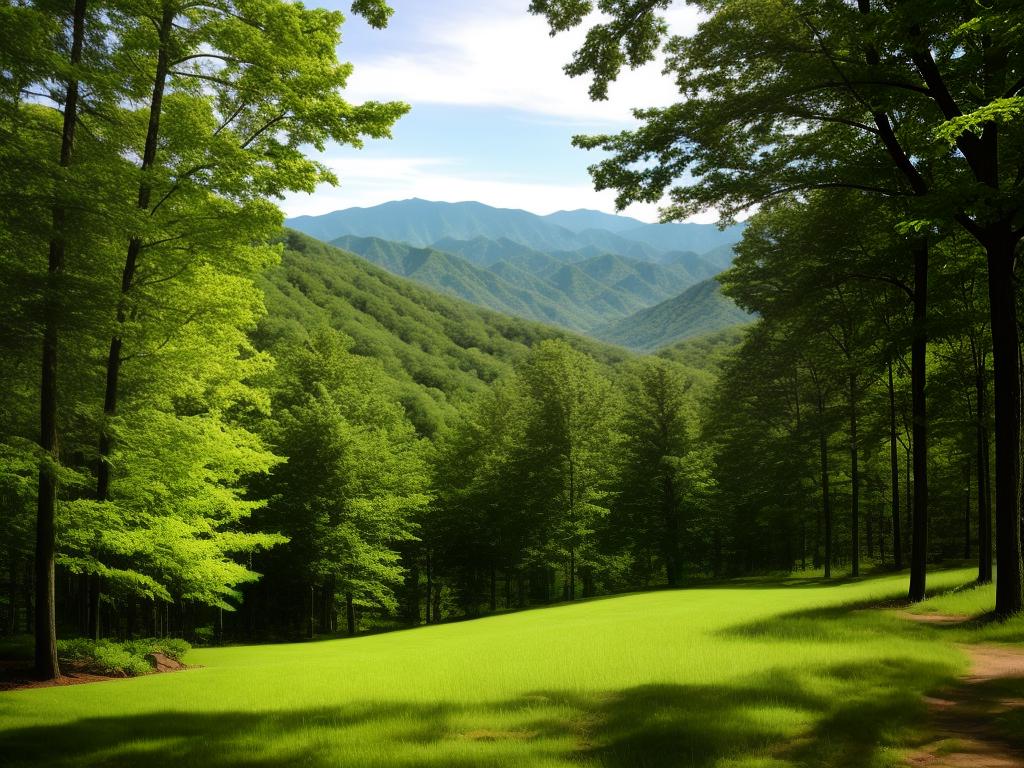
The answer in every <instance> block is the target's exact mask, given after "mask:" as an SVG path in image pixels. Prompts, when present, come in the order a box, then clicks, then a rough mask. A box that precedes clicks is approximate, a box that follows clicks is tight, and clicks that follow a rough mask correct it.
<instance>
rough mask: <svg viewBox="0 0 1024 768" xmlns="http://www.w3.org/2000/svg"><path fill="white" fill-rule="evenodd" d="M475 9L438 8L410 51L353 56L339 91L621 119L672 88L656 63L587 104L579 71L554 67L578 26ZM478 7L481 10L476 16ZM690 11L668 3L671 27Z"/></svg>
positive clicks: (516, 8) (689, 23)
mask: <svg viewBox="0 0 1024 768" xmlns="http://www.w3.org/2000/svg"><path fill="white" fill-rule="evenodd" d="M481 5H483V6H486V11H485V12H481V13H479V14H477V15H467V14H465V13H462V14H458V13H456V14H453V15H452V16H451V17H447V18H446V17H444V14H443V12H442V8H441V7H439V8H438V12H437V17H434V18H431V20H430V22H429V28H424V29H423V30H422V39H423V40H425V41H429V43H428V44H424V45H422V46H420V47H418V48H417V49H416V50H414V51H410V52H408V53H405V52H402V53H400V54H390V55H382V56H379V57H369V58H367V57H361V58H360V60H359V61H358V62H357V64H356V68H355V72H354V73H353V75H352V78H351V80H350V83H349V88H348V90H347V92H346V94H347V95H348V96H349V97H350V98H352V99H353V100H356V101H358V100H365V99H398V100H402V101H407V102H410V103H412V104H428V103H430V104H455V105H463V106H468V105H472V106H488V107H505V108H510V109H517V110H522V111H525V112H532V113H537V114H544V115H550V116H556V117H558V118H562V119H568V120H573V121H603V122H616V123H622V122H626V121H629V120H630V119H631V113H630V110H631V109H632V108H633V107H648V106H665V105H667V104H670V103H671V102H672V101H673V100H674V99H675V98H676V97H677V95H678V94H677V92H676V91H675V88H674V87H673V85H672V83H671V81H670V80H669V78H666V77H665V76H664V75H662V74H661V65H660V63H655V64H651V65H648V66H645V67H643V68H641V69H639V70H636V71H625V72H623V74H622V75H621V76H620V78H619V80H618V81H617V82H616V83H614V84H613V85H612V87H611V90H610V96H611V98H610V99H609V100H608V101H604V102H592V101H590V99H589V97H588V95H587V87H588V85H589V80H588V79H587V78H586V77H582V78H570V77H569V76H567V75H566V74H565V73H564V72H563V71H562V67H563V66H564V65H565V64H566V63H567V62H568V61H569V59H570V58H571V55H572V52H573V51H574V50H575V49H576V48H578V47H579V45H580V43H581V42H582V40H583V30H582V29H579V30H572V31H571V32H568V33H565V34H561V35H558V36H557V37H554V38H552V37H550V36H549V34H548V28H547V24H546V22H545V21H544V20H543V19H541V18H539V17H535V16H530V15H529V14H527V13H526V11H525V10H524V6H525V3H523V2H516V3H514V4H512V3H492V2H488V3H484V4H481ZM484 13H485V14H486V15H484ZM697 18H698V16H697V12H696V11H695V10H694V9H692V8H690V7H689V6H685V5H684V6H682V7H681V8H678V9H673V10H672V12H671V13H670V23H671V24H672V29H673V31H690V30H692V29H693V28H694V26H695V25H696V22H697Z"/></svg>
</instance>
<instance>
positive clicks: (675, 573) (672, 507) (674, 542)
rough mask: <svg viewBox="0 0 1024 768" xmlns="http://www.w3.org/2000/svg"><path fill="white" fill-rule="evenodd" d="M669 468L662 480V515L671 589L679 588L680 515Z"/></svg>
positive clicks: (667, 577)
mask: <svg viewBox="0 0 1024 768" xmlns="http://www.w3.org/2000/svg"><path fill="white" fill-rule="evenodd" d="M669 471H670V470H668V469H667V468H666V469H665V475H664V477H663V478H662V489H661V492H662V497H661V502H662V514H663V515H664V517H665V542H664V554H665V579H666V581H667V582H668V585H669V586H670V587H677V586H679V564H680V557H679V515H678V514H677V513H676V494H675V486H674V483H673V482H672V476H671V475H670V474H669Z"/></svg>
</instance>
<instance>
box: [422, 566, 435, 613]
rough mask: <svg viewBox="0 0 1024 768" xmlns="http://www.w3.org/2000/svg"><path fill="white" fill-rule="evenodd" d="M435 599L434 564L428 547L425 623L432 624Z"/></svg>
mask: <svg viewBox="0 0 1024 768" xmlns="http://www.w3.org/2000/svg"><path fill="white" fill-rule="evenodd" d="M433 599H434V563H433V561H432V559H431V556H430V547H427V604H426V605H425V606H423V610H424V613H425V616H424V622H425V623H426V624H429V623H430V618H431V614H430V601H431V600H433Z"/></svg>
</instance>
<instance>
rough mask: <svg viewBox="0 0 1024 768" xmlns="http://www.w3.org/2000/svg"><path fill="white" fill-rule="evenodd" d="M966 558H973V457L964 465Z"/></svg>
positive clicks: (968, 458)
mask: <svg viewBox="0 0 1024 768" xmlns="http://www.w3.org/2000/svg"><path fill="white" fill-rule="evenodd" d="M964 482H965V483H966V484H967V485H966V487H965V488H964V560H970V559H971V458H970V456H968V457H967V464H966V466H965V467H964Z"/></svg>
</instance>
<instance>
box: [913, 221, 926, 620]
mask: <svg viewBox="0 0 1024 768" xmlns="http://www.w3.org/2000/svg"><path fill="white" fill-rule="evenodd" d="M913 251H914V319H913V331H912V337H911V342H910V389H911V412H912V420H913V446H914V447H913V463H914V506H913V513H914V514H913V530H912V531H911V542H910V547H911V550H910V590H909V593H908V596H909V598H910V601H911V602H915V603H916V602H918V601H920V600H923V599H924V596H925V579H926V571H927V567H928V415H927V408H926V401H925V365H926V357H927V354H928V328H927V325H926V322H927V317H928V243H927V242H924V241H921V242H918V243H915V244H914V246H913Z"/></svg>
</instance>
